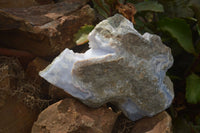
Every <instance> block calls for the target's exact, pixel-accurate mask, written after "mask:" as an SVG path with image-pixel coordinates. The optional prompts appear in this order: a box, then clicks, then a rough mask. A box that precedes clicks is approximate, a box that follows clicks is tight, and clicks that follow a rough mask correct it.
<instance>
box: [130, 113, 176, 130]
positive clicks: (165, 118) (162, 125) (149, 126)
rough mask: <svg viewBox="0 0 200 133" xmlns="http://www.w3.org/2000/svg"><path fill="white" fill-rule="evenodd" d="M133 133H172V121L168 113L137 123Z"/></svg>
mask: <svg viewBox="0 0 200 133" xmlns="http://www.w3.org/2000/svg"><path fill="white" fill-rule="evenodd" d="M131 133H172V119H171V117H170V116H169V115H168V114H167V112H165V111H164V112H162V113H159V114H157V115H155V116H154V117H151V118H144V119H141V120H139V121H137V122H136V124H135V125H134V127H133V129H132V131H131Z"/></svg>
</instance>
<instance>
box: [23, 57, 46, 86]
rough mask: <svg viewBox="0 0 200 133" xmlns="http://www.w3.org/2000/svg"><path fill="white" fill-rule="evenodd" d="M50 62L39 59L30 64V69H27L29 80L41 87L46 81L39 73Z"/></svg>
mask: <svg viewBox="0 0 200 133" xmlns="http://www.w3.org/2000/svg"><path fill="white" fill-rule="evenodd" d="M48 64H49V62H47V61H45V60H43V59H41V58H39V57H37V58H35V59H34V60H33V61H32V62H30V63H29V64H28V67H27V69H26V75H27V77H28V80H30V81H32V82H35V83H36V84H38V85H41V84H42V82H43V81H44V80H43V79H42V78H41V77H40V76H39V72H40V71H41V70H43V69H44V68H45V67H46V66H47V65H48Z"/></svg>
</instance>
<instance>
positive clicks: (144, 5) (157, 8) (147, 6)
mask: <svg viewBox="0 0 200 133" xmlns="http://www.w3.org/2000/svg"><path fill="white" fill-rule="evenodd" d="M135 8H136V10H137V12H141V11H153V12H164V8H163V6H162V5H161V4H159V3H157V2H156V1H144V2H140V3H138V4H135Z"/></svg>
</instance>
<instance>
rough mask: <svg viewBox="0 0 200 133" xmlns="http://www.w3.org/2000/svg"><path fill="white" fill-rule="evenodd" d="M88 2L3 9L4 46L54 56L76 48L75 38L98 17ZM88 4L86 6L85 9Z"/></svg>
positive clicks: (0, 14)
mask: <svg viewBox="0 0 200 133" xmlns="http://www.w3.org/2000/svg"><path fill="white" fill-rule="evenodd" d="M86 2H87V0H68V1H64V2H60V3H56V4H49V5H41V6H34V7H29V8H12V9H0V20H1V21H0V44H2V45H3V46H4V47H11V48H15V49H20V50H26V51H29V52H32V53H33V54H35V55H38V56H53V55H56V54H58V53H59V52H61V51H62V50H63V49H64V48H66V47H68V48H72V47H73V46H74V45H75V43H74V42H73V35H74V34H75V33H76V32H77V31H78V30H79V28H80V27H81V26H83V25H84V24H92V23H93V21H94V19H95V15H94V12H93V9H92V8H90V6H89V5H85V4H86ZM84 5H85V6H84Z"/></svg>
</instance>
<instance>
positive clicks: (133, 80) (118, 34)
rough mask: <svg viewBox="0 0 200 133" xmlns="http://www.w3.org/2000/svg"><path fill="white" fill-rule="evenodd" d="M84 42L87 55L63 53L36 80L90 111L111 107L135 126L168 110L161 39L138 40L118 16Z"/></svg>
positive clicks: (167, 55)
mask: <svg viewBox="0 0 200 133" xmlns="http://www.w3.org/2000/svg"><path fill="white" fill-rule="evenodd" d="M88 39H89V46H90V49H89V50H88V51H86V52H85V53H74V52H73V51H72V50H69V49H65V50H64V51H63V52H62V53H61V54H60V55H59V56H58V57H57V58H55V59H54V61H53V62H52V63H51V64H50V65H49V66H48V67H47V68H46V69H44V70H43V71H41V72H40V73H39V74H40V76H41V77H43V78H44V79H46V80H47V81H48V82H50V83H52V84H54V85H55V86H57V87H60V88H63V89H64V90H65V91H66V92H68V93H69V94H71V95H72V96H74V97H76V98H78V99H79V100H81V101H82V102H83V103H84V104H86V105H88V106H90V107H99V106H101V105H103V104H105V103H107V102H110V103H113V104H114V105H116V106H117V107H118V108H119V109H120V110H121V111H122V112H123V113H124V114H125V115H126V116H127V117H128V118H129V119H131V120H133V121H134V120H137V119H140V118H142V117H144V116H153V115H155V114H157V113H159V112H161V111H163V110H165V109H166V108H168V107H169V106H170V104H171V102H172V100H173V97H174V92H173V84H172V82H171V81H170V79H169V78H168V77H167V76H166V71H167V70H168V69H169V68H170V67H171V66H172V64H173V57H172V55H171V50H170V48H168V47H167V46H165V45H164V44H163V43H162V41H161V39H160V37H159V36H157V35H152V34H149V33H145V34H144V35H141V34H140V33H138V32H137V31H136V30H135V29H134V27H133V25H132V23H131V22H130V21H129V20H127V19H126V18H124V17H123V16H122V15H119V14H116V15H115V16H113V17H110V18H108V19H106V20H104V21H102V22H100V23H99V24H98V25H97V26H96V27H95V28H94V30H93V31H92V32H91V33H90V34H89V37H88Z"/></svg>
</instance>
